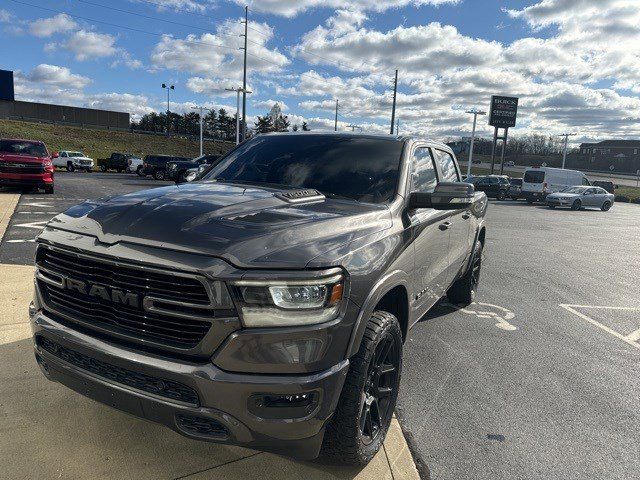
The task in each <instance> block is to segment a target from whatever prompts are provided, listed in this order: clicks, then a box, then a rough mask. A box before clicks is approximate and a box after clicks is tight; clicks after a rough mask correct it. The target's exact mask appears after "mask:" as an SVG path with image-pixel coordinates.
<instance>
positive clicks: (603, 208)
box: [600, 200, 611, 212]
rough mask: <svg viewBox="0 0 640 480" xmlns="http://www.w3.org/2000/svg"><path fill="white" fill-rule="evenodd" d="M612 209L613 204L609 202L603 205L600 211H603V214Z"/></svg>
mask: <svg viewBox="0 0 640 480" xmlns="http://www.w3.org/2000/svg"><path fill="white" fill-rule="evenodd" d="M610 208H611V202H610V201H609V200H607V201H606V202H604V203H603V204H602V206H601V207H600V210H602V211H603V212H608V211H609V209H610Z"/></svg>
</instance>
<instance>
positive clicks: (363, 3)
mask: <svg viewBox="0 0 640 480" xmlns="http://www.w3.org/2000/svg"><path fill="white" fill-rule="evenodd" d="M234 1H235V2H236V3H237V4H238V5H240V6H243V7H244V6H245V5H246V4H247V2H246V0H234ZM459 2H460V0H351V1H350V2H348V7H349V8H350V9H352V10H361V11H364V10H368V11H375V12H384V11H385V10H389V9H392V8H402V7H406V6H407V5H415V6H421V5H434V6H438V5H444V4H457V3H459ZM248 3H249V8H250V9H252V10H257V11H259V12H263V13H269V14H273V15H282V16H285V17H294V16H296V15H297V14H299V13H302V12H305V11H307V10H310V9H313V8H344V7H345V3H347V2H345V1H344V0H253V1H251V2H248Z"/></svg>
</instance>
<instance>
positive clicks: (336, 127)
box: [333, 98, 338, 132]
mask: <svg viewBox="0 0 640 480" xmlns="http://www.w3.org/2000/svg"><path fill="white" fill-rule="evenodd" d="M333 131H334V132H337V131H338V99H337V98H336V120H335V122H334V124H333Z"/></svg>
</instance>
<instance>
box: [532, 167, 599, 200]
mask: <svg viewBox="0 0 640 480" xmlns="http://www.w3.org/2000/svg"><path fill="white" fill-rule="evenodd" d="M577 185H591V182H589V179H588V178H587V176H586V175H585V174H584V173H582V172H579V171H578V170H563V169H561V168H551V167H530V168H527V169H526V170H525V171H524V175H523V176H522V194H521V196H522V197H524V199H525V200H526V201H527V202H528V203H533V202H543V201H544V199H545V198H546V196H547V195H549V194H550V193H555V192H559V191H560V190H562V189H563V188H567V187H575V186H577Z"/></svg>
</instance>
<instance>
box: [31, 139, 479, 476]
mask: <svg viewBox="0 0 640 480" xmlns="http://www.w3.org/2000/svg"><path fill="white" fill-rule="evenodd" d="M460 178H461V177H460V170H459V168H458V164H457V162H456V159H455V156H454V155H453V152H452V151H451V149H450V148H448V147H447V146H445V145H444V144H441V143H435V142H431V141H426V140H421V139H417V138H408V137H393V136H375V135H362V134H360V135H354V134H320V133H318V134H307V133H295V134H268V135H258V136H256V137H255V138H253V139H251V140H249V141H247V142H246V143H244V144H242V145H240V146H239V147H238V148H236V149H234V150H232V151H231V152H229V153H228V154H227V155H226V156H225V157H224V158H223V159H222V160H221V162H220V163H219V164H218V165H216V166H214V167H213V168H212V169H211V171H209V172H207V173H206V174H205V175H204V177H203V178H202V179H199V180H197V181H194V182H191V183H184V184H181V185H171V186H167V187H162V188H156V189H152V190H147V191H140V192H135V193H130V194H127V195H121V196H116V197H112V198H105V199H101V200H95V201H87V202H85V203H82V204H80V205H77V206H75V207H72V208H71V209H69V210H68V211H67V212H65V213H63V214H60V215H58V216H56V217H55V218H53V219H52V221H51V222H50V223H49V224H48V225H47V226H46V228H45V229H44V231H43V232H42V233H41V235H40V236H39V238H38V246H37V253H36V274H35V297H34V301H33V304H32V305H31V307H30V315H31V322H32V327H33V334H34V347H35V355H36V359H37V361H38V363H39V364H40V366H41V368H42V371H43V372H44V374H45V375H46V376H47V377H48V378H49V379H51V380H54V381H57V382H60V383H62V384H64V385H67V386H68V387H70V388H72V389H74V390H76V391H77V392H79V393H81V394H83V395H86V396H88V397H91V398H93V399H95V400H98V401H100V402H104V403H105V404H107V405H110V406H113V407H115V408H118V409H121V410H124V411H126V412H129V413H131V414H133V415H137V416H139V417H143V418H146V419H148V420H151V421H154V422H159V423H161V424H164V425H166V426H168V427H170V428H172V429H174V430H176V431H178V432H180V433H181V434H183V435H186V436H188V437H191V438H194V439H200V440H208V441H213V442H221V443H229V444H236V445H243V446H246V447H250V448H255V449H261V450H265V451H272V452H278V453H282V454H286V455H290V456H293V457H297V458H304V459H311V458H315V457H317V456H318V455H319V454H321V455H323V456H324V457H325V458H328V459H330V460H332V461H334V462H336V463H345V464H357V465H362V464H366V463H367V462H368V461H369V460H370V459H371V458H372V457H373V456H374V455H375V453H376V452H377V451H378V449H379V448H380V446H381V444H382V442H383V440H384V437H385V435H386V433H387V429H388V427H389V424H390V421H391V416H392V414H393V411H394V407H395V404H396V398H397V395H398V387H399V383H400V374H401V370H402V352H403V343H404V342H405V341H406V339H407V336H408V335H409V334H410V333H409V330H410V328H411V327H412V326H413V325H415V324H416V322H418V320H419V319H420V318H421V317H422V316H423V315H424V314H425V313H426V312H427V311H428V310H429V309H430V308H431V307H432V306H433V305H434V304H435V303H436V302H437V301H438V300H439V299H440V298H441V297H443V296H445V295H448V297H449V299H450V301H452V302H454V303H457V304H463V305H466V304H469V303H470V302H472V301H473V299H474V295H475V292H476V289H477V286H478V280H479V278H480V277H479V275H480V268H481V265H482V251H483V247H484V244H485V238H486V235H485V225H484V215H485V211H486V208H487V199H486V196H485V194H484V193H481V192H475V191H474V188H473V185H470V184H467V183H462V182H460Z"/></svg>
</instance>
